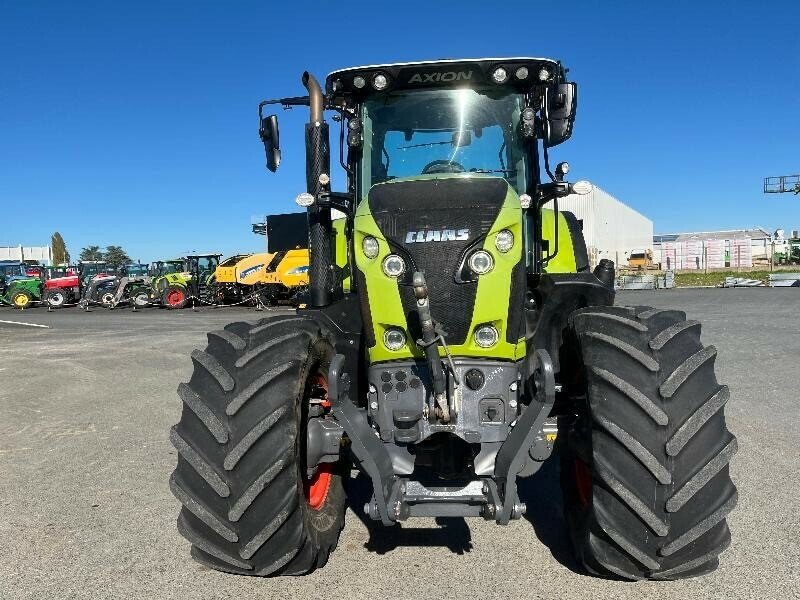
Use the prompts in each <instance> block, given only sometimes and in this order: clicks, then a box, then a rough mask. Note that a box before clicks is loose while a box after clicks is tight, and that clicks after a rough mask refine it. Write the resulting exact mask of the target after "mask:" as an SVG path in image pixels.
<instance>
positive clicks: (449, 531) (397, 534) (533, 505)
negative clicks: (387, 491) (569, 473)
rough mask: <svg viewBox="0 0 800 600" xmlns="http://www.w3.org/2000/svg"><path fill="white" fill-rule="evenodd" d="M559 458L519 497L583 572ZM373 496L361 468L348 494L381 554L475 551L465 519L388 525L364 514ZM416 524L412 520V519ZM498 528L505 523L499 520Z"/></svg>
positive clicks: (544, 533)
mask: <svg viewBox="0 0 800 600" xmlns="http://www.w3.org/2000/svg"><path fill="white" fill-rule="evenodd" d="M559 477H560V475H559V464H558V457H557V456H555V455H554V456H553V457H551V458H550V460H548V461H546V462H545V463H544V465H542V468H541V469H539V471H538V472H537V473H536V474H535V475H533V476H532V477H526V478H520V479H519V482H518V489H519V494H520V499H521V500H522V502H525V503H526V504H527V506H528V512H527V514H526V515H525V517H524V518H525V520H526V521H527V522H528V523H530V524H531V525H532V526H533V530H534V532H535V534H536V537H537V538H538V539H539V541H540V542H542V544H544V545H545V546H546V547H547V548H548V549H549V550H550V553H551V554H552V555H553V558H555V559H556V560H557V561H558V562H559V563H561V564H562V565H564V566H565V567H567V568H568V569H569V570H571V571H573V572H575V573H581V574H582V573H583V571H582V569H581V568H580V566H579V564H578V563H577V561H576V560H575V557H574V555H573V553H572V546H571V544H570V540H569V533H568V531H567V525H566V522H565V520H564V511H563V505H562V498H561V486H560V484H559ZM371 497H372V485H371V483H370V481H369V479H368V478H367V476H366V475H364V474H363V473H360V474H359V475H358V477H356V478H355V479H351V480H350V481H349V482H348V487H347V498H348V503H349V505H350V507H351V508H352V509H353V512H354V513H355V514H356V516H357V517H358V518H359V520H360V521H361V522H362V523H363V524H364V526H365V527H366V528H367V531H368V532H369V540H367V542H366V543H365V544H364V547H365V548H366V549H367V550H369V551H370V552H375V553H376V554H387V553H389V552H392V551H393V550H396V549H397V548H400V547H409V546H411V547H413V546H436V547H442V548H448V549H449V550H450V551H451V552H452V553H453V554H465V553H467V552H470V551H472V533H471V532H470V529H469V525H468V523H467V521H466V520H465V519H463V518H457V517H449V518H437V519H436V524H437V525H438V528H430V527H408V526H400V525H396V526H394V527H386V526H384V525H382V524H381V523H380V522H379V521H373V520H372V519H370V518H369V517H367V516H366V515H365V514H364V504H366V503H367V502H369V500H370V499H371ZM410 522H412V523H413V520H412V521H410ZM497 527H501V526H500V525H498V526H497Z"/></svg>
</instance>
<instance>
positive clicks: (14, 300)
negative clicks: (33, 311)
mask: <svg viewBox="0 0 800 600" xmlns="http://www.w3.org/2000/svg"><path fill="white" fill-rule="evenodd" d="M29 268H30V267H29V265H26V264H25V263H23V262H19V261H0V303H5V304H10V305H11V306H13V307H14V308H20V309H22V308H27V307H28V306H30V305H31V302H35V301H39V300H41V299H42V279H41V277H39V276H35V277H32V276H30V275H29V274H28V270H29Z"/></svg>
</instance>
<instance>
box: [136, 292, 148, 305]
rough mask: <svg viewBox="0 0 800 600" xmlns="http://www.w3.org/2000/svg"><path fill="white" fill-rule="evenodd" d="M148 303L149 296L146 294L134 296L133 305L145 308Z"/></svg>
mask: <svg viewBox="0 0 800 600" xmlns="http://www.w3.org/2000/svg"><path fill="white" fill-rule="evenodd" d="M147 302H148V297H147V294H144V293H141V294H136V296H134V298H133V303H134V304H136V305H137V306H144V305H145V304H147Z"/></svg>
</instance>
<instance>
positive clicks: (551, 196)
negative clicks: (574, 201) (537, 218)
mask: <svg viewBox="0 0 800 600" xmlns="http://www.w3.org/2000/svg"><path fill="white" fill-rule="evenodd" d="M571 192H572V189H571V185H570V183H569V182H568V181H553V182H552V183H542V184H541V185H539V187H538V188H537V190H536V205H537V206H538V207H539V208H541V207H542V206H544V205H545V204H547V203H548V202H550V201H551V200H557V199H558V198H564V197H565V196H569V195H570V193H571Z"/></svg>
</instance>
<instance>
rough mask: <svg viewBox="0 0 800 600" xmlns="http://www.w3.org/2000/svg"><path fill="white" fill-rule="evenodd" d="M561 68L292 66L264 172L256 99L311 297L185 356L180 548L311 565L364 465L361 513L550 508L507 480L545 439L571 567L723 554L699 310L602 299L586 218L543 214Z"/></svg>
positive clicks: (217, 558) (632, 570) (723, 501)
mask: <svg viewBox="0 0 800 600" xmlns="http://www.w3.org/2000/svg"><path fill="white" fill-rule="evenodd" d="M566 72H567V71H566V69H565V68H563V67H562V65H561V63H559V62H557V61H554V60H548V59H535V58H510V59H486V60H457V61H441V62H425V63H404V64H390V65H381V66H372V67H362V68H351V69H344V70H340V71H336V72H334V73H332V74H330V75H329V76H328V77H327V79H326V81H325V90H324V92H323V90H322V89H321V87H320V85H319V84H318V83H317V81H316V79H315V78H314V77H313V76H312V75H310V74H308V73H305V74H304V75H303V78H302V81H303V84H304V86H305V87H306V89H307V95H306V96H301V97H293V98H283V99H279V100H274V101H266V102H263V103H262V104H261V105H260V107H259V114H260V118H261V130H260V135H261V138H262V140H263V142H264V146H265V150H266V154H267V167H268V168H269V169H270V170H272V171H274V170H275V169H276V168H277V167H278V164H279V161H280V148H279V144H278V140H279V135H278V123H277V117H276V116H275V115H269V116H264V115H263V109H264V107H265V106H267V105H269V104H281V105H283V106H284V107H290V106H299V105H302V106H308V107H309V109H310V121H309V123H308V124H307V125H306V126H305V142H306V191H305V192H304V193H302V194H300V195H299V196H298V198H297V203H298V204H299V205H300V206H303V207H305V208H306V209H307V212H308V223H309V242H310V244H309V248H310V251H311V262H310V267H309V276H310V283H309V286H310V289H309V304H308V306H307V307H306V308H305V309H302V310H298V311H297V313H296V314H291V315H282V316H278V317H275V318H272V319H266V320H262V321H260V322H258V323H254V324H249V323H234V324H231V325H228V326H227V327H225V328H224V329H222V330H219V331H214V332H211V333H210V334H209V336H208V346H207V347H206V349H205V350H203V351H199V350H198V351H195V352H193V353H192V360H193V363H194V372H193V374H192V376H191V378H190V380H189V382H188V383H182V384H180V386H179V387H178V393H179V395H180V397H181V399H182V400H183V412H182V415H181V418H180V422H179V423H178V424H177V425H176V426H175V427H174V428H173V429H172V433H171V440H172V443H173V444H174V445H175V447H176V449H177V451H178V465H177V468H176V470H175V472H174V473H173V475H172V478H171V480H170V485H171V489H172V491H173V493H174V494H175V496H176V497H177V498H178V500H179V501H180V502H181V504H182V505H183V507H182V509H181V511H180V515H179V517H178V530H179V531H180V532H181V534H182V535H183V536H184V537H185V538H186V539H188V540H189V541H190V542H191V544H192V556H193V557H195V558H196V559H197V560H199V561H200V562H201V563H203V564H205V565H208V566H210V567H212V568H214V569H218V570H220V571H226V572H230V573H238V574H243V575H261V576H264V575H279V574H280V575H299V574H305V573H309V572H310V571H313V570H314V569H316V568H319V567H321V566H323V565H324V564H325V563H326V562H327V560H328V557H329V555H330V553H331V552H332V551H333V550H334V549H335V548H336V545H337V540H338V537H339V532H340V530H341V529H342V527H343V525H344V513H345V486H344V482H345V479H346V478H347V477H348V476H349V474H350V472H351V468H352V467H357V468H358V469H360V470H361V471H362V472H363V473H364V474H365V475H366V477H367V478H368V480H369V481H370V482H371V493H370V495H371V497H370V499H369V501H368V502H367V503H366V505H365V506H364V507H363V511H364V513H365V516H366V517H365V518H369V519H374V520H376V521H377V522H380V523H382V524H384V525H386V526H392V525H395V524H397V523H398V522H402V521H405V520H407V519H410V518H413V517H480V518H483V519H486V520H488V521H494V522H495V523H497V524H499V525H506V524H508V523H509V522H510V521H512V520H514V519H519V518H520V517H522V516H523V515H524V514H525V512H526V510H528V508H529V507H532V506H533V505H535V504H539V503H541V502H550V501H551V500H550V499H543V498H538V497H520V493H519V489H518V484H517V481H518V478H519V477H527V476H530V475H532V474H533V473H535V472H536V471H537V470H538V469H539V468H540V467H541V466H542V465H543V463H544V462H545V461H546V460H548V458H549V457H550V456H551V455H552V454H555V456H556V457H557V460H559V461H560V471H561V487H562V494H563V502H564V511H565V515H566V520H567V523H568V528H569V532H570V534H571V537H572V542H573V545H574V549H575V553H576V555H577V558H578V560H579V561H580V563H581V564H582V565H583V566H584V567H585V569H586V571H587V572H589V573H591V574H595V575H598V576H603V577H615V578H622V579H629V580H639V579H678V578H684V577H692V576H696V575H700V574H703V573H707V572H709V571H711V570H713V569H714V568H716V566H717V565H718V555H719V554H720V553H721V552H722V551H723V550H724V549H725V548H726V547H727V546H728V544H729V542H730V532H729V530H728V526H727V523H726V516H727V515H728V513H729V512H730V511H731V510H732V509H733V507H734V505H735V504H736V499H737V495H736V489H735V487H734V485H733V483H732V482H731V479H730V476H729V472H728V463H729V461H730V459H731V456H732V455H733V454H734V452H735V451H736V447H737V446H736V439H735V437H734V436H733V435H731V433H730V432H729V431H728V429H727V427H726V425H725V418H724V415H723V406H724V404H725V402H726V401H727V399H728V388H727V387H725V386H724V385H720V384H718V383H717V380H716V377H715V374H714V361H715V357H716V350H715V348H714V347H713V346H704V345H703V344H702V343H701V341H700V324H699V323H698V322H697V321H691V320H686V317H685V315H684V313H682V312H680V311H675V310H659V309H652V308H647V307H642V306H635V307H624V306H614V304H613V303H614V288H613V282H614V265H613V263H611V262H610V261H601V262H600V264H599V265H597V266H596V268H595V269H594V270H591V269H590V265H589V261H588V257H587V251H586V245H585V243H584V239H583V235H582V232H581V227H580V224H579V222H578V221H577V219H576V218H575V217H574V216H573V215H571V214H570V213H567V212H560V211H559V210H558V201H559V199H560V198H563V197H565V196H567V195H568V194H572V193H578V194H580V193H586V192H588V191H589V190H590V189H591V186H590V185H589V184H588V183H586V182H577V183H569V182H568V181H566V180H565V175H566V174H567V171H568V165H567V164H566V163H563V162H562V163H559V164H558V166H556V167H555V168H554V169H551V166H550V165H551V162H550V157H549V151H550V149H551V148H552V147H554V146H556V145H558V144H560V143H562V142H564V141H565V140H567V139H568V138H569V137H570V136H571V134H572V128H573V122H574V117H575V109H576V86H575V84H574V83H570V82H568V81H567V80H566ZM326 111H330V112H332V113H334V117H333V120H334V121H338V122H339V123H340V126H341V131H340V132H339V135H338V136H337V137H338V140H339V148H337V149H336V150H335V156H337V157H340V160H341V162H342V166H343V168H344V171H345V172H346V174H347V181H346V185H344V186H343V188H344V189H345V191H342V192H335V191H332V190H331V177H330V168H331V162H330V161H331V157H330V154H331V140H330V137H329V131H328V122H327V121H326V118H325V115H326ZM549 206H552V209H551V208H549ZM334 211H338V212H339V213H343V214H344V215H345V216H346V218H345V219H339V220H335V221H334V220H332V213H333V212H334ZM554 450H555V452H554ZM543 493H544V492H543ZM351 501H352V499H351ZM354 508H355V509H356V510H359V509H361V507H360V506H358V507H354ZM533 535H534V534H533V531H531V536H533ZM522 560H523V561H524V560H525V559H524V558H522Z"/></svg>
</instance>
